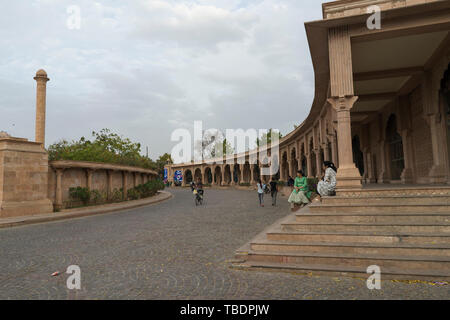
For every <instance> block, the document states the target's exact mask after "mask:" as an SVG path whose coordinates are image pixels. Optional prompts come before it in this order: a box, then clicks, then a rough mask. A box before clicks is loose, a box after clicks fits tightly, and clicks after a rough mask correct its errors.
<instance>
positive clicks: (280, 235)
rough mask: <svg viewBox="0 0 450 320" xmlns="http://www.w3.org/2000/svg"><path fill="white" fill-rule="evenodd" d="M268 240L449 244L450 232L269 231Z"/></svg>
mask: <svg viewBox="0 0 450 320" xmlns="http://www.w3.org/2000/svg"><path fill="white" fill-rule="evenodd" d="M267 239H268V240H275V241H287V242H311V241H312V242H336V243H339V242H347V243H348V242H352V243H353V242H356V243H406V244H413V243H418V244H443V243H445V244H449V243H450V235H449V234H448V233H436V234H432V235H430V234H427V233H402V234H398V233H392V232H389V233H367V232H360V233H358V232H296V231H289V232H286V231H284V232H268V233H267Z"/></svg>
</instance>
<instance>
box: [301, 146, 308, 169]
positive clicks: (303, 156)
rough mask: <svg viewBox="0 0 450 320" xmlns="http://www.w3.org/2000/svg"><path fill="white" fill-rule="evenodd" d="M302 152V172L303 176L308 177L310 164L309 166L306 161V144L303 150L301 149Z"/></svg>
mask: <svg viewBox="0 0 450 320" xmlns="http://www.w3.org/2000/svg"><path fill="white" fill-rule="evenodd" d="M300 150H301V153H300V154H301V155H302V157H301V160H300V161H301V169H302V171H303V174H306V175H308V164H307V160H306V156H305V144H302V148H301V149H300Z"/></svg>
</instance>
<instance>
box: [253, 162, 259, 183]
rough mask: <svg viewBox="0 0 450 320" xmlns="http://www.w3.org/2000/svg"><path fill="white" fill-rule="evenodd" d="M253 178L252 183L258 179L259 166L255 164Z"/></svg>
mask: <svg viewBox="0 0 450 320" xmlns="http://www.w3.org/2000/svg"><path fill="white" fill-rule="evenodd" d="M253 178H254V179H255V181H253V182H256V181H258V179H259V178H260V170H259V165H257V164H255V165H254V166H253Z"/></svg>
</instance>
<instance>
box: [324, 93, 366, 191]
mask: <svg viewBox="0 0 450 320" xmlns="http://www.w3.org/2000/svg"><path fill="white" fill-rule="evenodd" d="M357 99H358V97H355V96H352V97H339V98H330V99H328V102H329V103H330V104H331V105H332V106H333V108H334V109H335V110H336V112H337V119H338V130H337V135H338V137H337V140H338V144H339V150H338V154H339V170H338V172H337V175H336V178H337V188H361V175H360V173H359V170H358V169H357V168H356V166H355V163H354V162H353V148H352V128H351V120H350V110H351V108H352V107H353V104H354V103H355V102H356V100H357Z"/></svg>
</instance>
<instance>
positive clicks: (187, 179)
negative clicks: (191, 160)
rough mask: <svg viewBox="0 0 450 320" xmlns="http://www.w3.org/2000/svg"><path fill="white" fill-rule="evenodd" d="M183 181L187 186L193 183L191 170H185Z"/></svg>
mask: <svg viewBox="0 0 450 320" xmlns="http://www.w3.org/2000/svg"><path fill="white" fill-rule="evenodd" d="M184 181H185V183H186V184H189V183H191V182H192V181H193V177H192V172H191V170H186V171H185V172H184Z"/></svg>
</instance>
